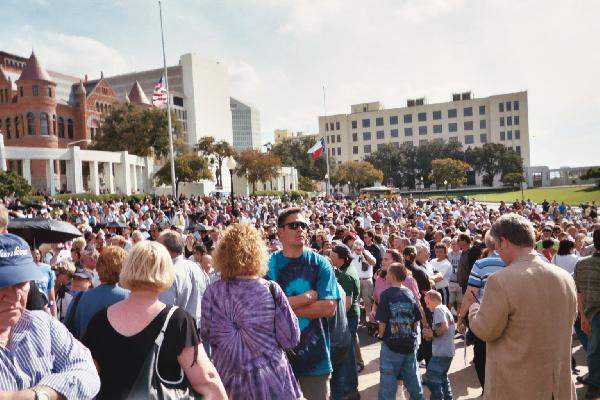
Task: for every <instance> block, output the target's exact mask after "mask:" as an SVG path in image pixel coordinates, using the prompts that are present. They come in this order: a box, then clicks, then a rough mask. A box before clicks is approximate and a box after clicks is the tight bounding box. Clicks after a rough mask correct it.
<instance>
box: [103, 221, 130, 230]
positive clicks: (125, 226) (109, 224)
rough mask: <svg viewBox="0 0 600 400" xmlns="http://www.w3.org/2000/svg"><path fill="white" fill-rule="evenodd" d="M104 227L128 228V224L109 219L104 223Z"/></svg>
mask: <svg viewBox="0 0 600 400" xmlns="http://www.w3.org/2000/svg"><path fill="white" fill-rule="evenodd" d="M105 228H121V229H123V228H129V226H127V225H125V224H123V223H121V222H119V221H110V222H109V223H108V224H106V225H105Z"/></svg>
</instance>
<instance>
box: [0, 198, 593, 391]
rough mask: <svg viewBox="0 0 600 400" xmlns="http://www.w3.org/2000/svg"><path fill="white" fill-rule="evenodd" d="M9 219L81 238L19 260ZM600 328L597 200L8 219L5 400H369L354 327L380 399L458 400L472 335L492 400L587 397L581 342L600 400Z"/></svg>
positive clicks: (19, 246)
mask: <svg viewBox="0 0 600 400" xmlns="http://www.w3.org/2000/svg"><path fill="white" fill-rule="evenodd" d="M14 217H28V218H52V219H57V220H62V221H64V222H67V223H70V224H72V225H74V226H76V227H77V228H78V229H79V231H80V232H81V234H82V235H81V237H78V238H76V239H74V240H70V241H66V242H63V243H26V242H25V241H24V240H23V239H22V238H20V237H18V236H16V235H14V234H11V233H8V226H9V221H10V219H11V218H14ZM598 311H600V223H599V221H598V216H597V206H596V205H595V204H593V203H592V204H589V205H587V206H586V207H585V208H572V207H570V206H567V205H564V204H560V205H559V204H557V203H552V204H551V203H548V202H546V201H545V202H544V203H542V204H540V205H537V204H534V203H533V202H531V201H527V202H524V201H523V202H515V203H513V204H505V203H501V204H500V205H499V206H494V207H492V206H490V205H486V204H483V203H476V202H474V201H471V202H468V201H460V200H452V201H448V200H429V199H428V200H417V199H413V198H411V197H405V198H396V199H374V200H340V199H337V200H336V199H331V198H330V199H327V198H315V199H305V200H297V201H294V202H292V201H289V200H287V199H281V198H279V197H245V198H237V199H236V201H235V206H234V207H233V206H232V204H231V203H229V202H227V201H226V200H225V199H220V198H216V197H191V198H185V197H181V198H179V199H173V198H170V197H152V198H151V197H148V198H146V199H145V200H142V201H135V200H132V201H131V202H124V201H109V202H106V203H99V202H97V201H93V200H69V201H67V202H66V203H64V204H63V203H59V202H52V201H51V200H50V199H47V201H46V202H43V203H40V204H36V205H24V204H21V203H20V202H19V200H18V199H5V200H4V205H0V399H4V398H11V399H59V398H65V399H91V398H97V399H127V398H134V399H138V398H140V399H141V398H144V399H145V398H163V397H161V396H163V394H164V395H165V396H166V395H169V396H172V397H170V398H197V396H202V397H203V398H205V399H226V398H229V399H301V398H305V399H309V400H312V399H323V400H325V399H334V400H338V399H358V398H360V394H359V390H358V376H359V375H360V373H361V372H362V371H363V369H364V367H365V363H364V360H363V357H362V354H361V343H360V340H359V335H358V333H359V330H361V332H368V334H370V335H371V336H373V337H376V338H378V339H380V340H381V350H380V357H379V369H380V381H379V387H378V393H379V394H378V396H379V399H395V398H396V395H397V391H398V388H399V387H404V388H405V389H406V391H407V392H408V394H409V396H410V398H411V399H423V398H424V396H425V393H426V392H425V391H424V389H423V388H424V387H427V388H428V392H429V396H430V398H431V399H433V400H436V399H444V400H449V399H453V398H454V396H453V394H452V386H453V382H452V379H449V377H448V372H449V370H450V366H451V363H452V359H453V357H454V354H455V346H456V343H457V342H458V341H460V340H462V339H461V338H464V345H473V353H474V359H473V364H474V368H475V371H476V373H477V377H478V379H479V382H480V384H481V387H482V389H483V395H484V398H487V399H508V398H515V399H551V398H553V399H557V400H559V399H575V398H576V394H575V391H574V382H573V376H574V375H573V374H574V373H575V372H576V371H577V366H576V365H575V362H574V359H573V358H572V351H573V350H572V349H573V332H575V333H576V337H577V339H578V340H579V342H580V343H581V344H582V345H583V347H584V351H585V352H586V355H587V365H588V368H589V374H588V375H587V376H577V378H578V379H579V380H580V381H581V382H583V383H585V384H586V385H587V386H588V390H587V396H588V398H590V399H593V398H597V397H598V398H600V316H599V315H600V314H599V313H598ZM363 337H364V335H363ZM486 367H487V368H486ZM421 368H424V369H425V371H424V373H422V370H421ZM150 394H152V396H151V395H150Z"/></svg>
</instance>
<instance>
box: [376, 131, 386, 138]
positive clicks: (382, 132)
mask: <svg viewBox="0 0 600 400" xmlns="http://www.w3.org/2000/svg"><path fill="white" fill-rule="evenodd" d="M376 135H377V139H379V140H381V139H384V138H385V132H384V131H377V134H376Z"/></svg>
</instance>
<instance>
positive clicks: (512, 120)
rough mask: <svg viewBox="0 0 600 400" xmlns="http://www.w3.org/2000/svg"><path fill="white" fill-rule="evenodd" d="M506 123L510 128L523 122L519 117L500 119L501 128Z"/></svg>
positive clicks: (510, 116)
mask: <svg viewBox="0 0 600 400" xmlns="http://www.w3.org/2000/svg"><path fill="white" fill-rule="evenodd" d="M505 121H506V125H508V126H512V125H519V124H520V122H521V120H520V119H519V116H518V115H515V116H512V115H509V116H508V117H506V119H505V118H504V117H500V126H504V122H505Z"/></svg>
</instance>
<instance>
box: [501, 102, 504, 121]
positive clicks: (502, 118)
mask: <svg viewBox="0 0 600 400" xmlns="http://www.w3.org/2000/svg"><path fill="white" fill-rule="evenodd" d="M500 104H502V103H500ZM500 126H504V117H500Z"/></svg>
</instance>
